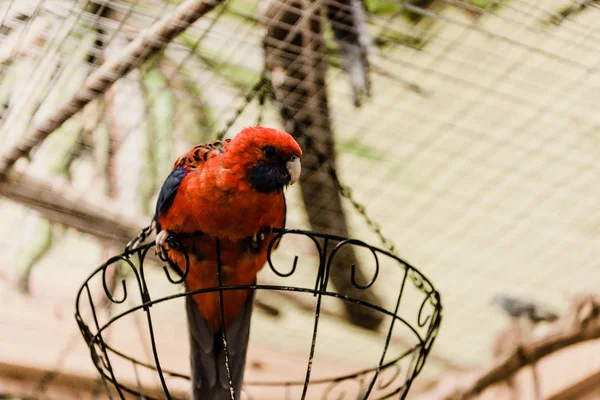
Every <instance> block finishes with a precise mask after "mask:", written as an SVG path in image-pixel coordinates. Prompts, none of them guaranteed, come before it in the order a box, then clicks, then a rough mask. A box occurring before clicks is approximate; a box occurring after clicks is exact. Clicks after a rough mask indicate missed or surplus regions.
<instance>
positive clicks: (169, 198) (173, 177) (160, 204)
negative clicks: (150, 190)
mask: <svg viewBox="0 0 600 400" xmlns="http://www.w3.org/2000/svg"><path fill="white" fill-rule="evenodd" d="M187 174H188V171H187V170H185V169H183V168H175V169H174V170H173V171H171V173H170V174H169V176H168V177H167V179H166V180H165V183H163V185H162V188H161V189H160V193H159V194H158V200H157V201H156V211H155V213H154V219H155V221H156V226H157V230H158V232H160V230H161V227H160V224H159V222H158V217H159V215H161V214H162V213H163V212H165V211H167V210H168V209H169V207H171V205H172V204H173V200H175V195H176V194H177V189H178V188H179V185H180V184H181V181H182V180H183V178H184V177H185V176H186V175H187Z"/></svg>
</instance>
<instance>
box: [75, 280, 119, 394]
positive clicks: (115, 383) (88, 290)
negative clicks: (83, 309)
mask: <svg viewBox="0 0 600 400" xmlns="http://www.w3.org/2000/svg"><path fill="white" fill-rule="evenodd" d="M85 288H86V292H87V297H88V300H89V302H90V307H91V309H92V316H93V317H94V325H96V332H98V334H97V335H98V336H97V338H98V342H99V343H100V347H101V348H102V352H103V353H104V359H105V361H106V363H105V367H106V369H107V370H108V372H109V373H110V377H111V378H112V382H113V384H114V385H115V388H116V389H117V393H119V397H120V398H121V399H123V400H124V399H125V396H123V392H121V387H120V386H119V382H117V378H116V377H115V373H114V371H113V369H112V366H111V365H110V358H109V357H108V351H106V345H105V344H104V339H103V338H102V333H101V332H99V330H100V324H99V323H98V316H97V315H96V307H94V301H93V299H92V293H91V292H90V287H89V286H88V285H85ZM92 340H93V339H92ZM88 345H89V346H91V347H93V346H94V345H93V343H92V342H90V343H88ZM92 351H93V350H92ZM101 375H102V376H103V378H104V374H102V373H101Z"/></svg>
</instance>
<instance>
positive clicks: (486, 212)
mask: <svg viewBox="0 0 600 400" xmlns="http://www.w3.org/2000/svg"><path fill="white" fill-rule="evenodd" d="M179 3H180V1H178V0H164V1H161V0H2V1H0V221H1V223H0V302H1V303H0V304H2V306H1V307H0V398H6V399H71V398H73V399H74V398H78V399H81V398H106V394H105V392H104V388H103V386H102V382H101V381H100V380H99V379H98V373H97V371H96V370H95V368H94V365H93V363H92V360H91V358H90V354H89V349H87V347H86V345H85V343H84V341H83V340H82V338H81V334H80V332H79V329H78V327H77V324H76V323H75V320H74V318H73V314H74V301H75V296H76V293H77V290H78V288H79V287H80V286H81V284H82V282H83V281H84V279H85V278H86V277H87V276H88V275H89V274H90V273H91V272H92V271H93V270H94V269H95V268H97V267H98V266H99V265H100V264H102V263H103V262H104V261H105V260H106V259H107V258H109V257H110V256H112V255H115V254H118V253H120V252H121V251H122V250H123V248H124V246H125V244H126V243H127V242H128V241H129V240H130V239H132V238H133V237H135V235H136V234H137V232H138V231H139V230H140V229H141V228H143V227H144V226H146V225H147V224H148V223H149V222H150V219H151V216H152V212H153V207H154V203H155V201H156V196H157V193H158V190H159V189H160V186H161V184H162V182H163V181H164V179H165V177H166V176H167V175H168V173H169V172H170V170H171V166H172V163H173V161H174V160H175V159H176V158H177V157H178V156H179V155H180V154H182V153H183V152H184V151H187V150H188V149H189V148H190V147H191V146H193V145H194V144H197V143H202V142H207V141H212V140H214V139H215V138H216V137H217V135H219V134H221V133H225V135H226V136H227V137H231V136H233V135H234V134H235V133H236V132H238V131H239V130H240V129H241V128H242V127H244V126H248V125H254V124H257V123H261V124H262V125H267V126H272V127H277V128H280V129H285V130H287V131H288V132H290V133H293V134H295V135H296V137H298V140H299V142H300V143H301V144H302V146H303V148H304V149H305V157H304V161H303V168H306V169H307V171H308V172H305V173H304V175H303V178H302V181H301V185H300V187H298V185H296V186H294V187H291V188H290V189H289V190H288V192H287V199H288V215H289V216H288V227H292V228H302V229H313V230H315V231H320V232H330V233H335V234H340V235H343V236H349V237H355V238H358V239H361V240H364V241H366V242H368V243H370V244H372V245H375V246H379V247H382V248H385V249H388V248H390V245H391V243H393V246H394V248H395V252H396V254H397V255H398V256H399V257H401V258H402V259H404V260H406V261H407V262H409V263H411V264H412V265H414V266H415V267H416V268H417V269H419V270H420V271H421V272H422V273H423V274H424V275H425V276H426V277H427V278H429V279H430V281H431V282H432V284H433V285H434V286H435V288H436V289H437V290H439V292H440V293H441V298H442V304H443V306H444V314H443V316H444V318H443V322H442V327H441V330H440V334H439V337H438V338H437V340H436V342H435V345H434V346H433V351H432V353H431V354H430V355H429V357H428V359H427V363H426V365H425V368H424V369H423V371H422V374H421V375H420V377H419V378H418V379H417V380H416V382H415V383H414V385H413V388H412V389H411V392H410V393H409V395H408V398H415V399H419V398H423V399H425V398H431V399H443V398H448V397H446V396H447V395H448V393H449V392H450V391H451V389H452V388H454V387H455V386H456V385H459V386H460V385H461V384H464V385H467V386H469V385H470V383H472V382H471V381H470V380H469V379H471V378H472V377H473V376H478V375H477V374H483V375H485V373H486V371H487V372H489V369H488V368H489V366H490V365H492V366H494V365H496V364H494V363H500V364H499V365H500V368H499V369H500V370H504V371H509V370H510V371H512V372H515V371H518V372H517V373H516V374H515V375H512V372H511V373H508V372H507V373H506V374H505V375H506V376H503V374H502V373H500V375H501V376H500V377H498V378H497V379H496V380H495V381H494V382H492V383H494V385H491V387H487V386H486V387H485V389H484V390H483V391H482V394H479V395H478V396H479V398H489V399H509V398H515V399H517V398H518V399H536V400H537V399H554V400H559V399H597V398H600V342H598V340H595V338H597V337H600V329H598V326H599V324H598V323H597V322H598V321H596V319H595V318H596V317H597V315H598V302H597V299H595V298H593V297H591V296H589V294H590V293H594V292H597V291H598V288H599V287H600V273H599V272H598V260H599V259H600V241H599V239H600V202H599V199H600V163H599V162H598V159H599V157H600V133H599V128H600V113H598V106H599V105H600V96H599V93H600V73H599V71H598V67H599V66H600V26H599V25H598V22H597V21H598V18H599V17H600V10H599V5H598V4H599V3H597V2H596V1H593V0H577V1H567V0H544V1H521V0H504V1H502V0H496V1H494V0H490V1H486V0H445V1H443V0H432V1H420V0H419V1H418V0H409V1H400V0H365V1H363V2H362V3H361V1H360V0H338V1H333V0H332V1H308V0H298V1H288V0H286V1H283V0H281V1H277V0H258V1H254V0H226V1H224V2H223V3H222V4H218V5H217V4H214V5H215V6H216V7H215V9H213V10H212V11H210V12H209V13H207V14H206V15H203V16H201V17H200V18H199V19H198V20H197V21H196V22H194V23H193V24H192V25H191V26H190V27H189V28H188V29H186V30H185V31H184V32H183V33H181V34H180V35H178V36H177V37H176V38H175V39H174V40H172V41H168V42H167V41H165V40H163V42H161V41H160V40H159V41H158V44H154V45H153V46H154V47H148V48H146V50H144V51H141V52H138V53H132V52H130V51H129V50H128V49H131V46H132V43H133V44H135V40H136V38H139V37H140V35H148V34H150V33H152V31H151V28H150V27H152V26H155V24H157V23H158V22H159V20H160V19H161V18H163V17H166V16H169V15H170V13H172V12H173V10H175V9H176V7H178V6H181V5H180V4H179ZM188 3H191V2H188ZM306 15H308V19H303V18H302V16H306ZM307 21H308V22H310V23H306V22H307ZM149 32H150V33H149ZM163 39H164V38H163ZM128 46H129V47H128ZM155 50H158V51H155ZM115 60H117V61H115ZM110 62H113V64H112V65H120V66H123V65H127V68H125V67H124V68H116V69H112V70H108V69H105V70H104V71H103V72H102V71H101V69H99V68H100V66H101V65H103V64H105V65H106V64H109V63H110ZM115 62H116V64H115ZM98 71H101V72H102V73H101V74H99V72H98ZM94 73H95V74H96V75H95V76H101V77H102V79H100V80H99V81H100V84H98V85H95V84H94V82H91V81H90V80H87V79H88V78H89V77H90V76H91V75H92V74H94ZM263 78H264V79H265V82H267V85H268V86H269V87H270V89H268V90H267V89H265V87H267V85H263V86H260V87H259V88H258V89H256V88H257V87H256V84H257V82H261V79H263ZM103 79H104V81H103ZM86 80H87V81H86ZM113 81H114V84H113V85H112V86H110V87H108V86H109V85H108V84H105V83H106V82H113ZM102 82H104V83H102ZM253 88H254V89H253ZM104 89H107V90H104ZM249 94H252V95H253V97H252V98H249V97H248V95H249ZM73 99H75V100H73ZM82 99H84V100H82ZM85 99H88V100H89V99H91V101H88V100H85ZM84 103H85V104H84ZM59 117H60V118H59ZM61 118H62V119H61ZM63 120H64V123H62V122H63ZM30 148H31V151H29V150H30ZM325 163H326V164H327V165H328V166H334V169H333V170H334V172H333V173H332V170H331V169H328V168H327V167H323V164H325ZM335 178H337V179H338V180H339V182H340V183H341V184H342V186H343V189H342V190H340V187H339V185H337V184H336V181H335ZM365 216H366V217H365ZM281 252H282V257H284V256H290V255H291V256H292V258H293V255H294V254H303V255H304V256H305V258H304V259H305V260H308V261H306V264H305V265H306V268H305V270H306V272H303V271H304V270H301V271H299V272H300V273H299V274H298V276H296V277H295V278H294V279H296V281H293V282H296V283H297V284H299V285H300V284H302V282H311V279H312V278H311V276H312V275H311V273H314V271H313V270H311V268H313V267H314V265H317V264H318V262H317V264H315V263H313V264H311V263H310V259H311V258H310V257H311V254H312V253H311V249H310V248H309V247H308V246H307V245H306V244H305V243H301V242H293V243H291V244H290V245H288V246H287V247H286V248H285V249H283V250H282V251H281ZM312 257H314V255H312ZM344 261H345V262H347V263H348V264H356V265H357V267H358V269H359V270H360V273H359V275H358V276H359V278H360V279H364V280H368V276H370V274H372V265H370V264H369V258H368V254H361V253H360V252H352V251H349V252H347V253H346V254H345V255H344ZM311 265H313V266H312V267H311ZM155 266H156V267H159V266H160V265H159V264H158V263H156V265H155ZM313 269H314V268H313ZM152 271H153V272H152V273H150V277H149V278H148V279H150V280H153V282H155V284H156V289H155V290H156V291H157V293H171V292H177V291H178V290H179V291H181V290H182V288H181V287H178V288H173V287H172V286H173V285H170V284H168V282H165V279H164V274H163V272H162V271H161V269H160V268H155V269H154V270H152ZM154 275H155V276H154ZM345 276H346V275H344V274H343V273H340V274H334V276H332V281H333V284H334V285H335V286H336V287H338V290H340V291H341V290H342V289H347V290H348V291H349V293H351V294H355V295H356V296H358V297H361V298H364V299H366V300H367V301H370V302H372V303H376V304H388V303H389V302H390V301H393V300H395V296H397V295H396V294H395V293H396V292H395V291H396V290H397V284H396V282H395V281H394V280H393V279H390V280H388V281H387V282H382V283H381V285H378V286H377V287H373V288H372V289H371V290H369V291H356V290H354V289H352V288H351V287H349V286H348V285H347V280H346V281H345V280H344V277H345ZM110 279H111V280H112V282H113V283H115V284H116V283H117V282H118V281H120V280H121V279H131V277H130V276H127V273H126V272H125V271H120V270H115V271H114V276H111V278H110ZM261 279H262V282H266V283H275V282H276V277H274V275H273V274H271V273H270V271H267V270H266V269H265V271H263V272H261V275H259V280H261ZM169 290H170V291H171V292H169ZM353 290H354V292H353ZM312 301H313V300H310V301H309V302H307V301H305V300H304V299H303V298H301V297H297V296H291V295H286V294H276V293H268V294H262V293H261V294H259V297H258V303H259V304H258V306H257V310H256V313H255V316H254V320H253V325H252V336H251V343H252V348H251V355H250V361H249V363H251V364H252V367H251V368H250V369H249V372H248V374H249V377H247V378H248V379H250V380H252V379H253V378H255V377H258V378H261V379H262V378H264V379H270V378H272V377H273V376H274V377H277V375H278V374H280V373H281V366H280V363H281V362H282V361H281V360H283V359H286V360H287V362H288V363H289V366H288V367H289V368H290V369H294V368H295V366H298V365H301V366H302V368H305V367H304V365H305V362H306V351H307V350H306V349H307V347H306V346H307V343H308V342H307V340H309V339H310V334H311V332H312V331H311V329H312V321H313V318H314V308H313V305H312V304H313V303H312ZM109 303H110V302H105V303H102V304H103V305H102V307H106V308H107V309H108V308H110V307H112V305H111V304H109ZM97 304H101V302H99V303H97ZM415 304H416V305H418V304H420V300H419V301H416V302H415ZM586 305H587V308H586V307H585V306H586ZM324 307H325V313H326V315H327V316H328V317H329V318H330V319H331V321H330V322H329V323H327V322H325V323H324V327H323V329H324V332H326V335H325V337H324V338H322V340H321V342H320V347H319V349H320V354H321V355H322V356H323V360H324V361H322V364H321V365H322V368H323V371H324V372H323V373H326V372H327V373H330V374H331V375H335V373H336V371H337V372H340V373H341V371H344V372H343V373H345V372H346V371H348V370H352V368H354V369H360V368H365V367H368V366H371V367H372V366H373V365H376V364H377V362H378V357H379V356H380V354H381V345H380V344H378V343H380V342H381V341H382V340H384V339H385V334H386V333H387V330H388V326H387V325H386V324H388V322H386V320H382V319H381V317H380V316H377V315H376V314H374V313H373V312H371V311H369V310H367V309H362V308H359V307H355V306H354V307H353V306H351V305H347V304H346V305H345V304H338V303H334V302H332V303H331V304H330V305H328V306H324ZM157 310H158V307H157ZM581 310H583V311H581ZM580 311H581V312H584V314H581V313H580ZM112 312H114V311H112ZM157 312H158V313H159V315H160V317H158V318H159V321H160V322H159V324H158V327H157V329H158V330H164V332H165V333H164V334H165V337H166V339H165V340H166V341H165V343H166V344H165V346H168V348H167V349H166V350H164V351H165V353H164V354H167V353H168V354H167V355H165V357H168V358H172V359H173V361H172V362H173V365H174V366H175V367H174V368H179V367H181V370H182V371H185V370H186V368H187V358H186V356H185V352H186V351H187V347H186V346H187V343H186V340H183V339H182V340H180V341H179V340H173V339H172V338H173V337H178V336H177V335H180V336H181V338H185V331H184V330H185V323H184V315H183V305H182V303H181V302H177V301H174V302H172V304H168V305H164V307H163V308H161V309H160V311H157ZM585 313H587V314H585ZM109 315H110V314H109ZM590 320H592V322H594V321H595V323H596V325H593V324H592V325H593V326H595V328H593V327H592V328H590V326H592V325H589V324H588V322H589V321H590ZM136 321H137V320H136V319H135V318H133V319H132V323H131V325H126V326H125V325H124V326H121V327H120V328H119V329H116V328H115V330H114V333H112V332H111V335H114V336H113V338H114V340H115V341H116V342H119V343H121V344H122V345H123V346H125V347H136V348H137V347H139V351H140V352H141V353H144V351H145V350H144V348H145V347H144V346H145V342H144V339H143V337H144V333H143V332H141V333H140V330H143V326H140V325H139V323H138V322H139V321H138V322H136ZM594 329H595V330H594ZM582 332H583V333H582ZM136 335H139V338H138V336H136ZM560 335H563V336H561V337H567V339H568V340H567V339H565V340H563V341H560V340H559V341H558V342H560V344H561V346H558V347H557V348H556V349H555V348H553V349H552V350H559V349H560V351H556V352H547V353H544V352H543V351H542V350H543V349H542V350H540V347H539V346H538V344H539V343H542V342H543V340H547V339H548V338H550V339H552V338H554V339H556V337H558V336H560ZM394 338H395V339H397V340H396V341H394V340H392V343H395V345H397V346H399V348H402V346H405V347H406V343H404V342H403V340H404V337H403V335H402V334H401V333H398V334H397V335H394ZM584 339H586V340H585V341H584V342H582V343H578V342H581V341H582V340H584ZM540 341H542V342H540ZM553 343H554V342H553ZM567 344H568V345H571V346H569V347H567V348H564V349H563V347H566V345H567ZM523 346H524V347H523ZM528 346H529V347H528ZM536 346H537V347H536ZM520 348H525V350H524V351H522V352H521V353H519V352H518V351H516V350H515V349H520ZM136 351H137V350H136ZM515 351H516V353H515ZM540 351H541V353H544V354H542V356H540V354H541V353H540ZM536 352H537V353H536ZM513 353H514V354H517V353H519V354H525V355H524V356H522V357H520V358H519V357H517V358H515V359H518V360H521V361H520V362H521V364H522V365H528V364H530V361H532V360H533V361H537V362H536V363H535V365H534V366H535V368H531V365H528V366H527V367H526V368H516V369H515V368H513V369H512V370H511V369H510V368H508V367H507V365H508V364H502V363H501V361H502V359H503V357H506V356H507V355H508V356H510V355H511V354H513ZM550 353H552V354H550ZM169 354H171V355H169ZM178 354H183V356H182V357H178V356H177V355H178ZM536 354H537V356H540V357H537V356H536ZM532 355H533V356H532ZM147 356H148V355H147ZM530 356H531V357H530ZM528 357H529V358H528ZM542 357H543V358H542ZM374 360H375V361H374ZM523 360H525V361H523ZM505 367H506V368H505ZM286 368H287V367H286ZM302 368H300V369H302ZM349 368H350V369H349ZM511 368H512V367H511ZM123 374H124V378H123V379H126V380H127V379H131V380H132V381H133V380H134V379H135V377H134V374H133V372H131V371H128V372H123ZM144 382H145V383H144V384H145V385H146V386H147V387H148V388H149V389H148V390H152V387H153V385H154V386H156V387H158V385H159V383H158V382H157V381H156V380H153V379H152V378H148V379H147V381H144ZM138 383H139V380H138ZM446 389H448V390H446ZM480 390H481V388H480ZM346 395H348V396H349V397H348V398H353V397H352V396H351V394H348V393H346ZM277 396H278V395H274V397H273V398H281V397H277ZM258 398H268V395H264V397H260V396H259V397H258ZM309 398H310V397H309Z"/></svg>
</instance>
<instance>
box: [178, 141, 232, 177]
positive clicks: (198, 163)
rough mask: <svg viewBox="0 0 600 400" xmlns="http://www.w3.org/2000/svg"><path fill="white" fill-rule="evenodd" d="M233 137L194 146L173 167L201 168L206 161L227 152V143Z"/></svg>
mask: <svg viewBox="0 0 600 400" xmlns="http://www.w3.org/2000/svg"><path fill="white" fill-rule="evenodd" d="M230 141H231V139H223V140H217V141H215V142H212V143H202V144H199V145H196V146H194V147H192V149H191V150H190V151H188V152H187V153H185V154H184V155H182V156H181V157H179V158H178V159H177V161H175V164H174V165H173V168H175V169H176V168H185V169H187V170H197V169H201V168H202V165H203V164H204V162H206V161H207V160H208V159H209V158H212V157H218V156H220V155H222V154H223V153H224V152H225V145H226V144H227V143H229V142H230Z"/></svg>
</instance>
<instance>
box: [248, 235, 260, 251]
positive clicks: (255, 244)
mask: <svg viewBox="0 0 600 400" xmlns="http://www.w3.org/2000/svg"><path fill="white" fill-rule="evenodd" d="M258 240H259V234H258V233H255V234H254V235H252V240H250V246H252V248H253V249H258Z"/></svg>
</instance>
